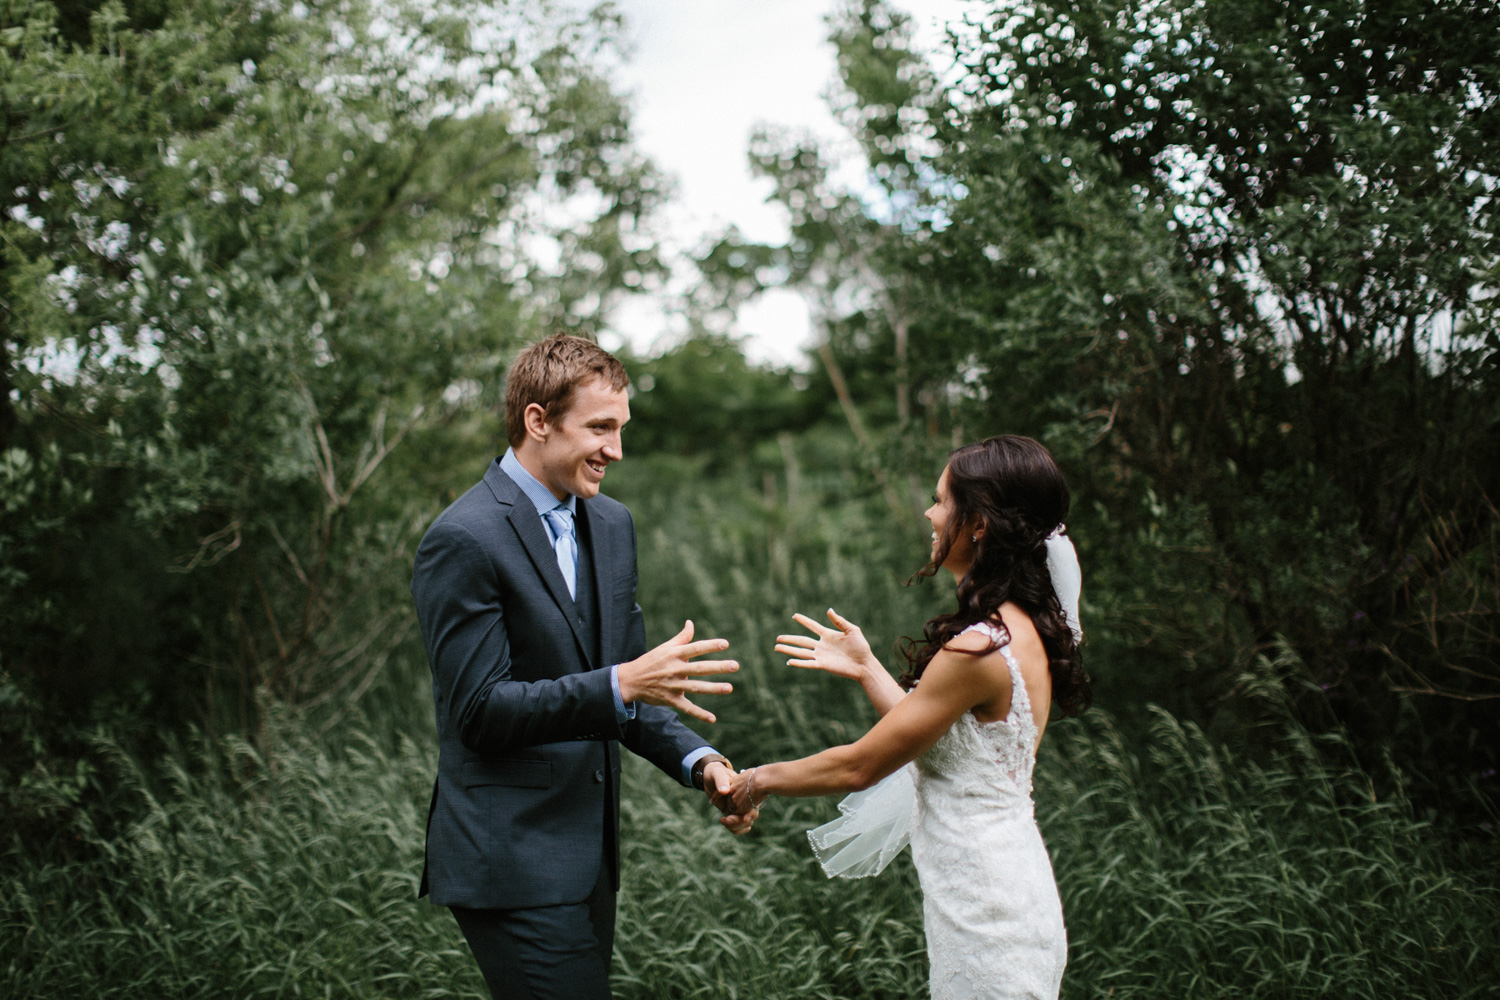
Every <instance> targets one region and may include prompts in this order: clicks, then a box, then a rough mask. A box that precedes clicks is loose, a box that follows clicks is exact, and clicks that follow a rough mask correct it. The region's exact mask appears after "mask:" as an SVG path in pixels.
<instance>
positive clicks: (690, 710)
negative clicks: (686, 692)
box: [672, 697, 719, 722]
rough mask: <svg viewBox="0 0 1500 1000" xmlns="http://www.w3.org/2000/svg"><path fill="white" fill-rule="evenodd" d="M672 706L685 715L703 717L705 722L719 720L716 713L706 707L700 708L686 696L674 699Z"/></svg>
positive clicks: (696, 717)
mask: <svg viewBox="0 0 1500 1000" xmlns="http://www.w3.org/2000/svg"><path fill="white" fill-rule="evenodd" d="M672 707H673V708H675V709H677V711H679V712H681V713H683V714H684V715H691V716H692V717H693V718H695V719H702V720H703V721H704V722H718V721H719V720H718V718H717V717H716V716H715V715H714V713H712V712H710V711H709V710H708V709H706V708H699V707H698V706H697V705H694V704H693V703H692V702H690V701H688V700H687V699H686V698H681V697H679V698H676V699H674V700H673V701H672Z"/></svg>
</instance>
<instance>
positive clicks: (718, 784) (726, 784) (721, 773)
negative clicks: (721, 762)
mask: <svg viewBox="0 0 1500 1000" xmlns="http://www.w3.org/2000/svg"><path fill="white" fill-rule="evenodd" d="M714 787H715V788H717V789H718V790H719V794H720V795H728V794H729V793H730V791H731V790H732V789H733V788H734V779H733V778H731V777H730V774H729V768H727V767H716V768H714Z"/></svg>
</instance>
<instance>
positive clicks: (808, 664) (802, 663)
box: [786, 660, 818, 670]
mask: <svg viewBox="0 0 1500 1000" xmlns="http://www.w3.org/2000/svg"><path fill="white" fill-rule="evenodd" d="M786 665H787V666H789V667H801V668H802V669H803V670H816V669H818V661H817V660H787V661H786Z"/></svg>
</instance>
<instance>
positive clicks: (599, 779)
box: [594, 767, 604, 785]
mask: <svg viewBox="0 0 1500 1000" xmlns="http://www.w3.org/2000/svg"><path fill="white" fill-rule="evenodd" d="M594 781H595V782H596V783H597V784H601V785H602V784H604V768H602V767H601V768H600V769H599V770H597V771H595V772H594Z"/></svg>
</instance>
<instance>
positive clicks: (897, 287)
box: [704, 0, 1500, 820]
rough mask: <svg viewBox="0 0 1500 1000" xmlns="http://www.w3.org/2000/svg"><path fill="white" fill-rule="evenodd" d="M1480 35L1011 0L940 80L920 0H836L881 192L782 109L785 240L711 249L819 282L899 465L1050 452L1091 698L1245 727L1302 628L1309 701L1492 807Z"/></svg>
mask: <svg viewBox="0 0 1500 1000" xmlns="http://www.w3.org/2000/svg"><path fill="white" fill-rule="evenodd" d="M1497 34H1500V11H1497V8H1496V7H1495V6H1494V5H1493V4H1484V3H1473V2H1467V0H1444V2H1438V3H1413V4H1402V3H1396V4H1388V3H1380V4H1373V3H1364V2H1360V0H1347V2H1339V3H1333V4H1325V5H1321V6H1317V7H1304V6H1303V5H1299V4H1288V3H1283V2H1280V0H1255V2H1251V3H1219V2H1213V0H1210V2H1199V0H1193V2H1166V3H1159V2H1150V3H1141V2H1134V0H1120V2H1116V0H1107V2H1088V3H1037V4H1026V5H1019V6H1018V5H1013V4H1007V3H994V4H989V5H986V6H984V8H983V9H982V10H980V11H978V12H976V13H975V14H973V15H971V17H970V18H969V23H968V24H967V25H962V26H956V27H955V28H954V35H953V38H954V44H955V52H956V57H957V64H956V67H955V68H954V70H953V71H952V72H950V73H949V74H947V75H946V76H944V75H942V74H941V73H936V72H933V71H932V70H930V69H928V68H927V67H926V66H925V65H924V64H923V63H922V61H921V59H920V58H919V56H918V54H916V53H914V52H912V51H911V49H910V31H909V24H908V22H907V21H906V19H905V18H903V17H902V16H901V15H899V14H898V13H896V12H895V11H894V10H892V9H891V8H890V7H888V6H886V5H884V4H881V3H878V2H874V0H870V2H864V3H857V4H852V5H851V7H850V9H849V11H848V13H847V16H846V17H844V18H843V19H841V20H840V21H839V22H838V23H837V24H836V25H835V32H834V39H835V41H836V43H837V44H838V45H839V50H840V53H841V65H842V67H843V70H844V81H845V84H846V91H845V96H844V98H843V103H842V105H841V107H842V109H843V111H844V116H845V120H846V121H847V122H848V124H849V125H850V128H851V129H852V130H853V133H854V135H855V136H856V137H857V138H859V139H860V140H861V142H862V145H863V148H864V149H865V151H866V155H867V159H868V162H869V165H870V174H869V177H868V180H867V183H866V185H865V186H864V187H862V188H857V189H852V190H843V189H839V188H838V187H837V186H836V185H834V184H833V183H832V182H831V181H830V176H831V174H830V170H829V165H828V163H827V162H826V160H825V159H824V158H823V157H822V156H821V154H820V152H819V150H818V149H817V148H816V147H815V146H814V145H812V144H810V143H808V142H807V141H805V140H803V139H800V138H798V137H795V136H775V135H767V136H765V137H763V139H762V144H761V146H759V147H757V149H756V150H755V160H756V163H757V164H758V165H759V166H760V168H761V169H762V170H763V171H764V172H765V173H766V174H767V175H768V176H770V177H771V178H773V179H774V180H775V181H776V184H777V188H776V197H777V198H779V199H780V200H781V201H782V202H783V204H785V205H786V207H787V210H788V212H789V213H790V214H791V216H792V220H793V226H792V240H791V241H790V242H789V243H788V244H787V245H785V246H783V247H755V246H746V245H744V244H743V243H742V242H741V241H739V240H738V239H737V238H736V237H735V236H734V235H733V234H730V235H729V236H728V237H727V238H726V239H725V240H724V241H722V242H721V243H720V244H718V245H717V246H716V247H715V248H714V249H713V250H712V251H711V252H710V253H709V254H707V255H706V256H705V258H704V266H705V269H706V270H707V272H708V274H709V276H710V278H711V279H712V281H713V285H714V287H715V289H716V290H717V294H718V295H720V296H722V297H725V298H732V297H735V296H745V295H750V294H754V292H755V291H756V290H757V289H759V288H761V287H764V286H765V285H767V284H771V283H776V282H778V281H786V282H790V283H792V284H794V285H798V286H800V287H803V288H805V289H807V290H808V292H809V294H810V295H811V296H812V298H813V300H814V301H815V302H816V303H818V304H819V306H820V308H821V309H822V311H823V313H824V319H825V326H826V330H827V334H828V344H827V346H826V347H825V348H824V350H823V359H824V363H825V366H829V370H830V371H832V370H833V367H832V366H835V365H837V366H842V367H843V368H846V369H849V370H851V371H853V372H856V373H857V377H851V378H849V379H848V383H849V385H850V386H851V394H852V395H853V396H854V397H855V398H856V402H857V403H859V405H860V407H861V409H862V411H863V414H864V415H865V419H866V423H872V422H873V423H874V425H875V429H874V430H868V431H866V432H865V433H866V435H867V436H868V437H869V438H870V439H871V441H872V444H871V446H870V450H871V451H872V452H878V453H881V454H883V456H884V464H885V465H886V467H887V469H888V472H887V480H888V481H894V480H897V479H899V478H900V475H901V471H902V470H903V469H914V468H915V469H920V470H921V473H922V475H921V478H926V477H927V476H928V475H930V469H931V465H930V463H931V456H932V455H933V453H934V452H935V451H936V450H938V449H939V448H940V447H941V446H942V444H944V443H946V440H947V439H948V437H949V434H948V432H949V431H950V430H951V432H952V439H953V440H959V439H972V438H976V437H979V436H982V435H983V434H985V433H993V432H997V431H1002V430H1003V431H1012V432H1015V431H1019V432H1023V433H1029V434H1032V435H1034V436H1037V437H1040V438H1041V439H1043V440H1044V441H1045V442H1046V443H1048V444H1049V445H1050V446H1051V447H1052V448H1053V450H1054V451H1055V452H1056V453H1057V454H1058V455H1059V456H1060V458H1061V459H1062V460H1063V461H1064V463H1065V467H1066V468H1067V470H1068V472H1069V475H1070V479H1071V480H1072V482H1073V483H1074V484H1075V486H1076V487H1077V499H1078V502H1077V503H1076V504H1075V511H1074V515H1073V518H1072V523H1073V527H1074V528H1075V537H1077V538H1078V540H1079V543H1080V545H1081V546H1082V547H1083V548H1084V550H1085V563H1086V564H1087V565H1088V567H1089V588H1088V591H1087V593H1086V594H1085V602H1086V604H1088V605H1089V606H1090V611H1091V613H1092V615H1093V618H1094V620H1095V621H1096V622H1098V623H1099V625H1100V626H1101V627H1100V628H1099V629H1098V630H1096V631H1095V633H1094V636H1093V642H1094V643H1095V649H1096V651H1097V656H1096V659H1095V663H1096V664H1097V673H1098V674H1099V675H1100V679H1101V681H1102V683H1103V684H1104V685H1105V686H1106V688H1108V687H1110V686H1111V685H1114V684H1118V685H1120V686H1121V689H1117V690H1115V691H1112V692H1110V693H1109V694H1108V695H1107V699H1108V698H1114V699H1118V698H1120V697H1128V698H1139V697H1142V696H1144V697H1147V698H1153V699H1156V700H1159V701H1162V702H1163V703H1167V704H1170V705H1172V706H1173V707H1174V709H1175V710H1177V711H1181V712H1185V713H1188V714H1190V715H1192V716H1194V717H1197V718H1199V719H1202V720H1205V721H1208V720H1212V719H1216V718H1217V719H1220V720H1222V721H1223V722H1224V725H1223V726H1222V727H1221V728H1220V729H1219V731H1220V732H1221V733H1222V734H1228V733H1235V732H1242V731H1244V730H1243V727H1242V723H1243V722H1244V721H1245V716H1246V715H1251V716H1253V715H1254V709H1253V708H1252V707H1251V706H1250V705H1249V704H1248V703H1247V702H1246V701H1245V700H1244V699H1243V698H1242V697H1240V696H1239V694H1238V693H1237V692H1236V688H1235V678H1236V676H1237V675H1238V674H1239V673H1240V672H1241V671H1243V670H1244V669H1245V667H1246V666H1247V665H1248V664H1249V663H1251V662H1252V661H1253V660H1254V658H1255V657H1256V656H1258V655H1262V654H1265V653H1268V652H1271V651H1273V650H1283V651H1287V652H1289V653H1290V654H1291V655H1284V656H1280V657H1279V658H1278V662H1280V663H1282V664H1283V665H1284V666H1285V669H1286V672H1287V677H1286V678H1285V680H1286V684H1287V688H1288V690H1289V691H1290V692H1292V693H1294V694H1295V695H1296V697H1297V699H1298V701H1299V711H1300V712H1301V714H1302V717H1303V718H1304V720H1305V721H1306V722H1308V723H1309V724H1311V725H1314V726H1315V727H1343V728H1345V729H1347V730H1348V731H1349V732H1350V733H1351V734H1352V736H1353V738H1354V740H1355V742H1356V744H1357V745H1358V746H1360V747H1361V749H1362V752H1366V753H1368V755H1369V756H1368V757H1367V759H1369V760H1374V759H1376V758H1377V757H1378V756H1379V753H1380V752H1382V751H1381V749H1380V748H1384V749H1391V750H1394V751H1395V752H1396V753H1397V754H1398V758H1399V759H1400V760H1401V762H1402V765H1403V766H1405V767H1408V768H1412V769H1414V770H1415V771H1417V772H1418V773H1420V774H1422V775H1423V780H1424V781H1425V780H1431V781H1433V782H1434V784H1433V785H1431V786H1428V787H1427V791H1426V792H1424V795H1428V796H1430V798H1429V801H1431V802H1436V801H1438V800H1439V799H1441V800H1443V801H1444V808H1452V807H1454V805H1455V802H1456V801H1457V800H1463V801H1466V802H1468V803H1469V805H1468V806H1465V807H1463V808H1465V809H1476V811H1473V812H1470V813H1469V814H1468V818H1469V819H1470V820H1476V819H1480V818H1482V811H1479V810H1477V808H1476V807H1475V803H1474V800H1473V799H1472V798H1471V797H1470V794H1469V789H1470V786H1471V785H1472V784H1473V782H1474V781H1476V780H1479V781H1487V782H1493V778H1494V773H1495V769H1496V764H1497V759H1500V742H1497V741H1500V727H1497V726H1495V725H1494V705H1495V704H1496V701H1495V699H1497V698H1500V603H1497V595H1500V548H1497V543H1500V534H1497V528H1500V517H1497V512H1496V508H1495V504H1494V501H1495V497H1496V496H1497V495H1500V409H1497V403H1496V401H1497V400H1500V325H1497V319H1500V316H1497V311H1496V305H1497V302H1500V299H1497V297H1496V292H1497V277H1500V274H1497V271H1496V261H1497V260H1500V257H1497V249H1500V247H1497V235H1500V234H1497V215H1496V203H1495V197H1494V196H1495V192H1496V188H1497V184H1500V169H1497V165H1496V157H1497V154H1500V145H1497V139H1496V132H1495V129H1494V121H1495V115H1496V114H1497V112H1500V61H1497V58H1496V54H1495V48H1494V45H1493V44H1492V42H1493V39H1494V38H1495V37H1496V35H1497ZM856 429H857V428H856ZM1127 676H1128V678H1129V681H1128V682H1126V681H1125V680H1124V678H1125V677H1127ZM1127 683H1128V686H1129V690H1125V689H1124V686H1125V685H1126V684H1127ZM1490 787H1491V788H1493V785H1492V784H1491V786H1490Z"/></svg>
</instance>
